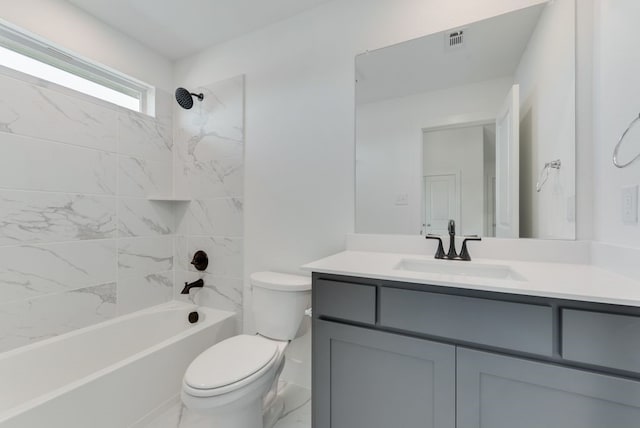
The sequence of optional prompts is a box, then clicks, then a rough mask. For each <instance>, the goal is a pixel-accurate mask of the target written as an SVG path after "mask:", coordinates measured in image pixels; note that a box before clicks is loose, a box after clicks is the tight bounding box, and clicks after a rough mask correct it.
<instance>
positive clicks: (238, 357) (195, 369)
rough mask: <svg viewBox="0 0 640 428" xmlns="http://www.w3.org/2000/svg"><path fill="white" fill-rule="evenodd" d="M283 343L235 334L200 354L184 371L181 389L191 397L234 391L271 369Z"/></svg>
mask: <svg viewBox="0 0 640 428" xmlns="http://www.w3.org/2000/svg"><path fill="white" fill-rule="evenodd" d="M282 345H283V342H278V341H274V340H270V339H267V338H264V337H262V336H259V335H246V334H242V335H238V336H234V337H231V338H229V339H226V340H223V341H222V342H219V343H217V344H216V345H214V346H212V347H210V348H209V349H207V350H206V351H204V352H203V353H202V354H200V355H199V356H198V357H197V358H196V359H195V360H193V362H192V363H191V365H190V366H189V367H188V368H187V371H186V373H185V376H184V380H183V389H184V391H185V392H186V393H188V394H189V395H192V396H195V397H213V396H216V395H221V394H225V393H228V392H231V391H235V390H237V389H239V388H241V387H243V386H245V385H247V384H250V383H251V382H253V381H254V380H255V379H257V378H259V377H260V376H262V375H263V374H264V373H265V372H266V371H268V370H269V369H271V367H272V366H273V364H274V363H275V362H276V360H278V356H279V355H280V349H281V347H282Z"/></svg>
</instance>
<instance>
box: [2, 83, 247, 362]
mask: <svg viewBox="0 0 640 428" xmlns="http://www.w3.org/2000/svg"><path fill="white" fill-rule="evenodd" d="M173 103H174V102H173V97H172V95H171V94H168V93H163V92H161V91H158V92H157V94H156V111H157V112H158V116H157V118H152V117H149V116H146V115H143V114H139V113H135V112H131V111H128V110H125V109H121V108H119V107H115V106H112V105H109V104H107V103H104V102H101V101H98V100H96V101H95V102H94V101H90V100H88V99H87V97H86V96H82V97H79V96H74V95H73V93H72V92H71V91H68V90H58V89H57V88H55V87H52V86H51V85H46V86H39V85H37V84H33V83H28V82H26V81H22V80H18V79H15V78H12V77H7V76H1V75H0V352H2V351H6V350H9V349H12V348H16V347H19V346H22V345H26V344H29V343H33V342H35V341H38V340H42V339H45V338H49V337H52V336H55V335H58V334H62V333H65V332H68V331H71V330H74V329H77V328H81V327H84V326H87V325H90V324H93V323H96V322H100V321H103V320H106V319H109V318H112V317H114V316H118V315H122V314H126V313H128V312H131V311H135V310H138V309H142V308H145V307H148V306H151V305H155V304H158V303H162V302H166V301H168V300H171V299H172V298H173V288H174V238H175V232H176V227H177V224H176V208H175V207H174V205H173V204H171V203H163V202H151V201H148V200H147V199H146V198H147V196H148V195H169V194H171V192H172V186H173V171H172V170H173V159H174V150H173V130H172V127H173V123H172V109H173ZM209 160H210V159H209ZM202 180H204V179H202ZM207 202H208V201H207ZM240 203H241V202H240ZM208 209H215V207H213V208H212V207H211V206H208ZM229 209H230V210H232V209H233V206H232V207H231V208H229ZM207 214H208V213H203V212H196V213H194V216H195V217H194V218H198V219H201V218H202V216H203V215H204V216H205V219H206V215H207ZM194 221H196V220H194ZM201 227H203V228H204V227H206V225H201ZM212 245H214V246H216V245H217V244H212ZM240 245H241V244H240ZM219 246H220V247H221V248H219V249H217V250H216V252H217V253H219V254H224V253H225V251H228V252H233V251H236V250H237V248H238V245H237V243H236V242H235V241H231V242H230V243H227V241H221V243H220V245H219ZM226 247H228V250H226V249H225V248H226ZM221 257H223V256H221ZM214 274H216V272H212V275H214ZM232 288H233V287H232ZM221 289H225V290H226V288H225V287H221ZM233 297H234V298H237V296H233Z"/></svg>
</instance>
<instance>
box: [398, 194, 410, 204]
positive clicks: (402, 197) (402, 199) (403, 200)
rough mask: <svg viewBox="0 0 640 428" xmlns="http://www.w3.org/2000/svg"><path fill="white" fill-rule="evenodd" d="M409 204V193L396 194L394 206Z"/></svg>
mask: <svg viewBox="0 0 640 428" xmlns="http://www.w3.org/2000/svg"><path fill="white" fill-rule="evenodd" d="M407 205H409V194H408V193H398V194H397V195H396V206H398V207H403V206H407Z"/></svg>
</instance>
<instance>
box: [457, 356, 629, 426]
mask: <svg viewBox="0 0 640 428" xmlns="http://www.w3.org/2000/svg"><path fill="white" fill-rule="evenodd" d="M457 399H458V401H457V426H458V428H481V427H482V428H514V427H518V428H548V427H562V428H603V427H611V428H614V427H615V428H637V427H638V426H640V382H635V381H632V380H628V379H622V378H617V377H613V376H606V375H601V374H596V373H592V372H587V371H582V370H576V369H571V368H566V367H560V366H556V365H552V364H544V363H539V362H533V361H528V360H523V359H518V358H513V357H506V356H502V355H495V354H490V353H486V352H480V351H473V350H469V349H463V348H458V359H457Z"/></svg>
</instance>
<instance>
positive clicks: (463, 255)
mask: <svg viewBox="0 0 640 428" xmlns="http://www.w3.org/2000/svg"><path fill="white" fill-rule="evenodd" d="M447 230H448V232H449V251H448V252H447V253H446V254H445V252H444V248H443V246H442V238H440V237H439V236H437V235H426V236H425V238H426V239H437V240H438V249H437V250H436V255H435V258H436V259H439V260H462V261H465V262H470V261H471V256H470V255H469V250H468V249H467V241H482V238H480V237H479V236H478V235H471V236H465V237H464V240H463V241H462V249H461V250H460V254H458V253H457V252H456V222H455V221H453V220H449V225H448V226H447Z"/></svg>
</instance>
